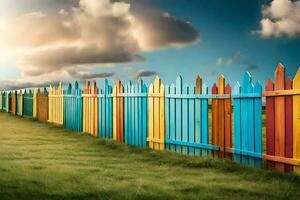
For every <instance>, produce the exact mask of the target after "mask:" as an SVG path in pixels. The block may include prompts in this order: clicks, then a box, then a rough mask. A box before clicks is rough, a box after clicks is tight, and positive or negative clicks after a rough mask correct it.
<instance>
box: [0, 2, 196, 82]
mask: <svg viewBox="0 0 300 200" xmlns="http://www.w3.org/2000/svg"><path fill="white" fill-rule="evenodd" d="M0 31H1V34H2V35H1V37H3V40H1V41H2V42H1V43H0V49H1V48H3V49H5V50H6V49H8V48H10V49H13V50H18V51H22V52H23V54H22V57H21V59H20V60H19V62H18V66H19V67H20V69H21V70H22V72H23V75H24V76H40V75H44V74H47V73H55V72H60V71H69V70H70V69H74V68H75V67H85V66H99V65H103V64H116V63H126V62H141V61H144V60H145V58H144V57H143V56H141V55H140V54H141V53H142V52H145V51H153V50H156V49H162V48H174V47H183V46H186V45H189V44H192V43H195V42H198V41H199V34H198V32H197V30H196V29H195V28H194V27H193V26H192V25H191V24H190V23H188V22H185V21H182V20H180V19H177V18H175V17H173V16H171V15H169V14H168V13H164V12H161V11H157V10H152V9H150V10H148V11H147V12H145V13H141V12H135V11H132V10H131V5H130V4H129V3H125V2H119V1H118V2H112V1H110V0H101V1H99V0H80V1H79V2H78V4H76V5H75V6H72V7H64V8H62V9H59V10H55V11H51V12H49V13H47V12H43V11H37V12H30V13H26V14H23V15H21V16H19V17H16V18H13V19H9V20H7V21H6V23H4V24H1V25H0Z"/></svg>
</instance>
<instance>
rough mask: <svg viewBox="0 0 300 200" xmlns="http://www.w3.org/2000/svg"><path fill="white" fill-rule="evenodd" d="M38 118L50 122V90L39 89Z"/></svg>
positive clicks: (37, 98)
mask: <svg viewBox="0 0 300 200" xmlns="http://www.w3.org/2000/svg"><path fill="white" fill-rule="evenodd" d="M36 118H37V120H39V121H41V122H48V92H47V90H46V88H45V89H44V91H43V92H41V91H40V90H38V92H37V94H36Z"/></svg>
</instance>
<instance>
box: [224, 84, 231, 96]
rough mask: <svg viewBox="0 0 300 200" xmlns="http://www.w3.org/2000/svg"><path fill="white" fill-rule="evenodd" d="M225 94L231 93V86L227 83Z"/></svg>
mask: <svg viewBox="0 0 300 200" xmlns="http://www.w3.org/2000/svg"><path fill="white" fill-rule="evenodd" d="M224 93H225V94H231V86H230V85H229V84H228V83H227V84H226V86H225V91H224Z"/></svg>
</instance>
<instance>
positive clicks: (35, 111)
mask: <svg viewBox="0 0 300 200" xmlns="http://www.w3.org/2000/svg"><path fill="white" fill-rule="evenodd" d="M36 95H37V90H34V91H33V114H32V117H33V118H36V117H37V102H36Z"/></svg>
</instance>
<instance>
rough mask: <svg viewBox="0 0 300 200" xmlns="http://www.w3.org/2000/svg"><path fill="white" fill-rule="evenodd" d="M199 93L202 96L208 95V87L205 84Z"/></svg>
mask: <svg viewBox="0 0 300 200" xmlns="http://www.w3.org/2000/svg"><path fill="white" fill-rule="evenodd" d="M201 92H202V94H203V95H206V94H208V87H207V85H206V84H205V83H204V84H203V85H202V91H201Z"/></svg>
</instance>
